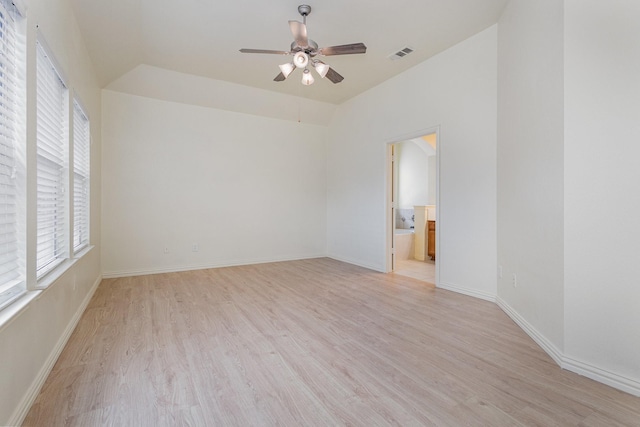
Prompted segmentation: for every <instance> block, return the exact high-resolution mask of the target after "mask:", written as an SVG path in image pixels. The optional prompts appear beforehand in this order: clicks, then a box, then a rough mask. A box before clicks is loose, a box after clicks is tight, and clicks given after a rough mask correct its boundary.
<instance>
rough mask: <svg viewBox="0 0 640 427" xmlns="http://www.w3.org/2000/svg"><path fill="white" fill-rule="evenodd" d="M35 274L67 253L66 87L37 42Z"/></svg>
mask: <svg viewBox="0 0 640 427" xmlns="http://www.w3.org/2000/svg"><path fill="white" fill-rule="evenodd" d="M36 69H37V86H36V93H37V117H36V122H37V126H36V129H37V150H36V151H37V159H38V160H37V171H36V174H37V179H36V181H37V189H38V196H37V198H38V210H37V233H38V236H37V258H36V269H37V277H38V278H40V277H42V276H43V275H44V274H46V273H48V272H49V271H51V270H52V269H53V268H54V267H55V266H57V265H58V264H59V263H60V262H62V260H64V258H65V257H66V255H67V246H66V245H67V239H66V235H67V233H66V224H67V221H66V218H67V217H66V215H67V212H66V209H65V204H66V200H65V194H64V193H65V172H66V170H67V167H68V165H67V146H68V125H67V122H68V120H67V118H68V98H67V96H68V95H67V88H66V86H65V84H64V82H63V81H62V79H61V78H60V74H59V73H58V71H56V68H55V66H54V62H53V61H52V60H51V59H50V57H49V54H48V52H47V51H46V49H45V48H44V46H43V45H42V44H41V43H38V47H37V59H36Z"/></svg>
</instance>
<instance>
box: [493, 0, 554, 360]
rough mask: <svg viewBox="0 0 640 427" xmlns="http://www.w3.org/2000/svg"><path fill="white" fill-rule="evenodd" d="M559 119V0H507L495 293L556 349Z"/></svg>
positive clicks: (501, 35) (502, 27) (501, 51)
mask: <svg viewBox="0 0 640 427" xmlns="http://www.w3.org/2000/svg"><path fill="white" fill-rule="evenodd" d="M563 120H564V117H563V5H562V2H558V1H556V0H541V1H535V2H532V1H526V0H513V1H511V2H509V4H508V5H507V7H506V8H505V10H504V12H503V13H502V16H501V18H500V20H499V22H498V165H497V166H498V265H501V266H502V268H503V275H502V278H499V279H498V295H499V299H500V303H501V304H503V306H505V307H506V308H507V309H511V310H513V311H515V312H517V313H518V315H519V316H520V317H521V318H522V319H523V320H524V321H525V322H526V323H528V325H529V326H530V327H531V328H532V332H533V333H534V334H538V335H541V336H542V337H544V339H545V340H546V341H547V342H548V345H550V346H551V351H552V352H556V353H561V352H562V348H563V342H564V336H563V330H564V329H563V328H564V326H563V325H564V292H563V274H564V268H563V263H564V248H563V215H564V211H563V196H564V192H563V138H564V135H563V132H564V125H563ZM513 274H516V275H517V276H516V279H517V287H514V286H513ZM547 350H550V348H547Z"/></svg>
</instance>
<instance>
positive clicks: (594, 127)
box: [564, 0, 640, 395]
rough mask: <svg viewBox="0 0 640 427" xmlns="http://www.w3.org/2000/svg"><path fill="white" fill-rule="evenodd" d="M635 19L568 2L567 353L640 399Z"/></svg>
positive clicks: (584, 0)
mask: <svg viewBox="0 0 640 427" xmlns="http://www.w3.org/2000/svg"><path fill="white" fill-rule="evenodd" d="M639 22H640V3H639V2H637V1H633V0H615V1H607V2H601V1H597V0H566V1H565V48H566V56H565V58H566V63H565V111H566V113H565V115H566V121H565V145H564V150H565V190H564V196H565V221H564V236H565V319H566V344H565V351H566V354H567V357H568V358H569V359H570V360H569V361H568V363H571V364H572V365H573V369H574V370H578V371H580V370H581V369H584V370H586V371H588V373H590V374H591V375H590V376H592V377H594V378H597V379H599V380H601V381H605V382H610V383H611V382H612V381H613V382H614V383H615V382H618V384H616V385H617V386H620V384H628V385H629V387H630V388H631V390H629V391H632V392H634V393H635V394H639V395H640V286H639V285H638V278H639V277H640V263H639V262H638V260H639V259H640V222H639V221H638V212H640V193H639V192H638V183H640V168H639V167H638V159H639V158H640V145H638V141H640V42H639V41H640V25H639V24H638V23H639ZM620 376H621V377H622V378H620Z"/></svg>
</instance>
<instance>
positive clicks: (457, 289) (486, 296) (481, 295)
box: [436, 281, 496, 302]
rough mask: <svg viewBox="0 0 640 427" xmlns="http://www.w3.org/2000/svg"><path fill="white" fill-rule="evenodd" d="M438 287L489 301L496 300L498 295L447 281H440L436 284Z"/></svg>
mask: <svg viewBox="0 0 640 427" xmlns="http://www.w3.org/2000/svg"><path fill="white" fill-rule="evenodd" d="M436 288H438V289H445V290H447V291H452V292H456V293H459V294H463V295H468V296H470V297H474V298H479V299H482V300H485V301H489V302H496V296H495V295H493V294H489V293H486V292H479V291H477V290H475V289H469V288H463V287H462V286H457V285H452V284H450V283H446V282H442V281H441V282H439V283H437V284H436Z"/></svg>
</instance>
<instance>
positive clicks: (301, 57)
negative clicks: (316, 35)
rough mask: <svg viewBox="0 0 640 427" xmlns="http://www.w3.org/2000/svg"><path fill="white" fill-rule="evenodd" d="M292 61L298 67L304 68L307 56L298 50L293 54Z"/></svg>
mask: <svg viewBox="0 0 640 427" xmlns="http://www.w3.org/2000/svg"><path fill="white" fill-rule="evenodd" d="M293 63H294V64H295V66H296V67H298V68H304V67H306V66H307V64H308V63H309V57H308V56H307V54H306V53H304V52H298V53H296V54H295V55H293Z"/></svg>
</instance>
